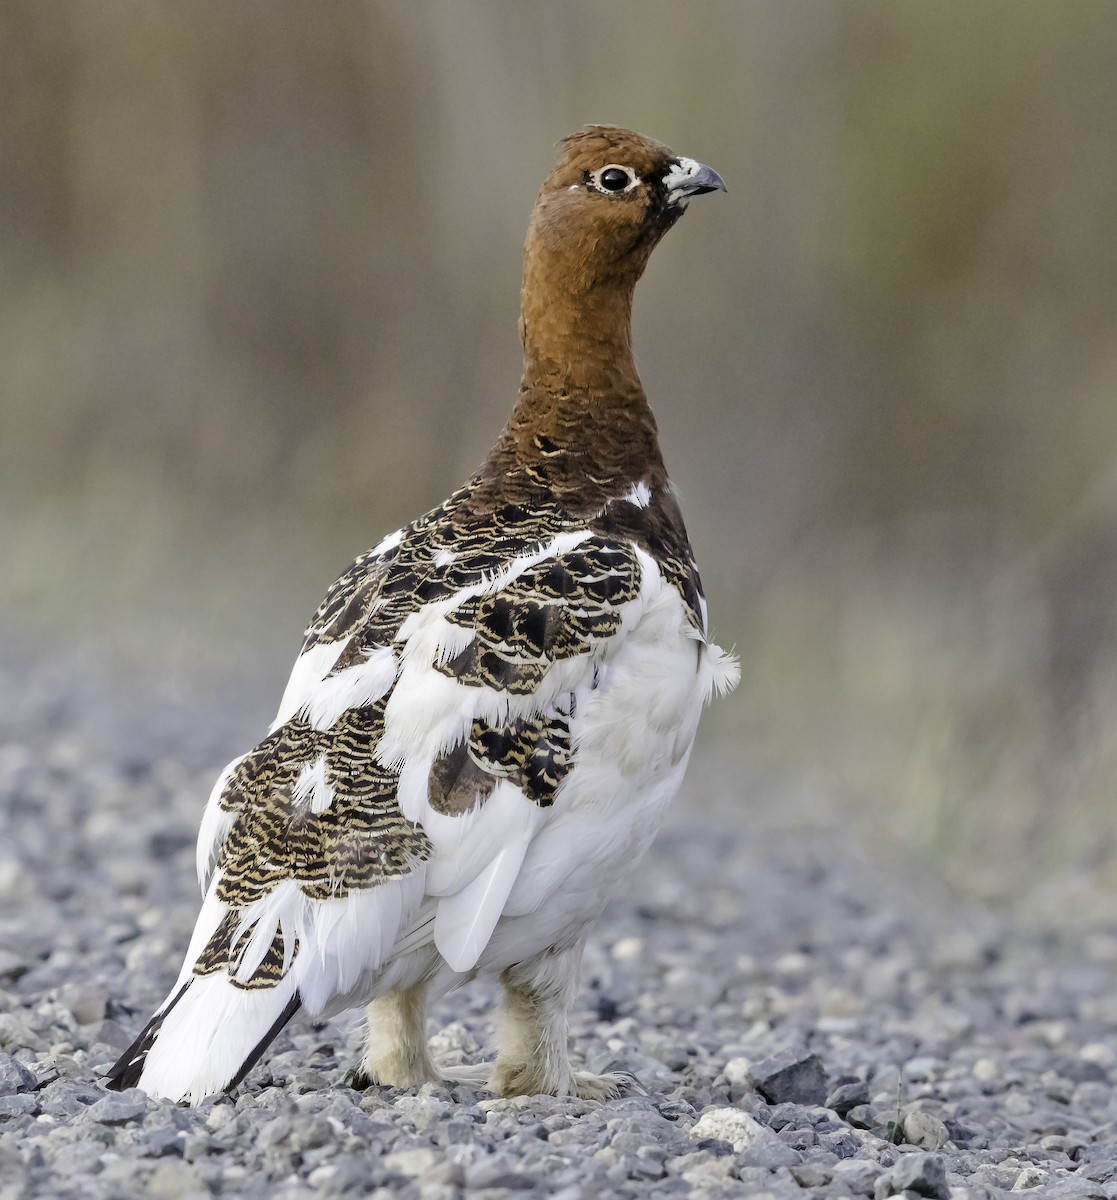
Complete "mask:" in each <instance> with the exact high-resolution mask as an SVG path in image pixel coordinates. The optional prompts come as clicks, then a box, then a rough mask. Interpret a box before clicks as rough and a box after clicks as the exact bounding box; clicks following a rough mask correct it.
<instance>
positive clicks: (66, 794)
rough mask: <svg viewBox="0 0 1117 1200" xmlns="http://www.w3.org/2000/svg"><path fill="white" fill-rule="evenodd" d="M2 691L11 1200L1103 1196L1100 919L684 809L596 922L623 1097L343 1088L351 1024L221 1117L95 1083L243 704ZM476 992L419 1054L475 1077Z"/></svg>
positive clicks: (275, 1059) (303, 1031)
mask: <svg viewBox="0 0 1117 1200" xmlns="http://www.w3.org/2000/svg"><path fill="white" fill-rule="evenodd" d="M0 689H2V691H3V694H4V698H5V703H4V704H3V705H2V706H0V709H2V712H0V805H2V812H3V818H2V821H3V825H2V828H3V837H2V840H0V1200H16V1198H20V1200H22V1198H23V1197H26V1196H51V1197H63V1198H65V1197H71V1196H74V1197H77V1196H80V1197H82V1200H99V1198H102V1197H104V1198H106V1200H108V1198H112V1200H118V1198H120V1197H131V1196H146V1197H157V1198H158V1197H165V1198H168V1200H170V1198H174V1197H204V1196H209V1195H221V1196H238V1197H252V1196H265V1195H266V1196H268V1197H269V1198H271V1200H285V1198H288V1197H301V1196H307V1195H310V1194H312V1193H313V1194H317V1195H322V1196H333V1195H338V1196H341V1195H371V1196H385V1197H386V1196H392V1197H395V1198H398V1200H420V1198H421V1200H439V1198H441V1197H458V1196H470V1197H485V1198H492V1200H496V1198H497V1197H502V1196H526V1195H548V1196H556V1197H562V1198H563V1200H580V1198H581V1197H612V1196H625V1197H647V1196H651V1197H654V1196H660V1195H664V1196H666V1195H672V1196H696V1197H711V1198H712V1197H722V1196H726V1197H729V1196H754V1197H776V1198H781V1197H791V1196H803V1195H807V1194H812V1195H818V1196H852V1197H860V1196H873V1197H884V1196H891V1195H904V1196H923V1197H991V1196H999V1195H1001V1194H1002V1193H1005V1192H1008V1191H1014V1192H1017V1193H1018V1192H1020V1191H1023V1190H1028V1189H1033V1194H1035V1195H1044V1196H1097V1197H1117V1102H1115V1100H1114V1096H1113V1091H1112V1087H1111V1083H1112V1081H1113V1079H1114V1078H1115V1077H1117V994H1115V993H1114V989H1113V986H1112V979H1113V971H1114V964H1115V963H1117V926H1114V928H1113V929H1111V930H1108V931H1107V930H1106V929H1104V928H1097V929H1094V930H1092V931H1090V932H1088V933H1080V934H1070V933H1058V932H1056V933H1051V932H1047V933H1044V934H1039V933H1034V932H1033V933H1029V932H1028V931H1026V930H1020V929H1016V928H1014V927H1013V925H1012V923H1011V921H1010V919H1008V918H1004V917H994V916H992V915H990V914H989V913H986V912H984V911H982V910H978V909H974V908H969V907H966V906H963V905H961V904H959V903H957V902H955V901H952V900H951V899H950V898H949V897H948V896H946V894H945V892H944V891H943V890H942V889H939V888H936V887H935V886H934V884H933V883H928V882H927V881H919V882H912V880H911V879H910V878H909V879H905V878H903V877H897V873H896V872H895V871H892V872H891V873H890V869H889V865H888V863H884V862H882V861H881V859H882V857H884V856H882V855H881V854H880V853H879V852H878V853H873V852H872V851H867V852H859V851H858V849H857V848H856V847H855V846H853V845H850V844H846V842H847V840H848V839H846V838H845V837H843V836H841V835H839V834H836V833H835V832H834V831H829V832H826V833H825V834H823V833H818V832H815V833H809V832H801V831H800V832H795V831H793V830H792V831H789V830H788V829H787V828H786V827H785V828H783V829H782V830H781V829H777V828H775V827H773V826H771V825H769V824H766V823H765V822H764V821H760V822H759V823H758V824H757V826H756V827H755V828H752V829H750V830H745V829H744V828H742V825H743V822H741V823H733V824H731V823H729V822H728V821H727V820H726V819H725V818H724V817H722V818H718V819H712V818H710V817H709V816H706V817H702V816H700V815H699V813H698V811H697V810H696V809H690V810H686V809H680V810H679V813H678V816H677V818H676V821H675V823H674V825H673V826H672V827H670V828H669V829H668V830H666V831H665V832H664V834H663V835H662V836H661V837H660V839H659V841H658V842H657V844H656V846H655V848H654V850H653V851H652V853H651V855H650V856H649V859H648V862H647V867H646V869H645V870H643V871H642V872H641V873H640V877H639V880H638V882H637V884H636V886H635V887H634V889H633V893H632V895H630V896H628V897H626V898H625V899H624V900H622V901H620V902H618V903H616V904H615V905H614V906H613V907H612V908H611V909H610V910H609V911H608V912H607V913H606V914H605V917H604V919H603V920H602V922H601V925H600V927H599V928H598V931H597V934H596V937H595V938H594V939H593V940H592V942H591V945H590V948H589V950H588V953H587V959H586V969H585V976H584V985H585V986H584V989H583V996H582V1001H581V1003H580V1005H579V1008H578V1011H577V1013H576V1014H575V1019H574V1036H575V1045H576V1047H577V1050H578V1051H579V1052H580V1053H581V1055H582V1056H584V1058H585V1059H586V1060H587V1062H588V1063H589V1065H590V1066H591V1067H593V1068H595V1069H601V1068H603V1067H605V1066H606V1065H607V1064H610V1063H613V1064H617V1063H619V1064H621V1065H622V1066H623V1067H624V1068H625V1069H627V1070H629V1071H631V1072H633V1073H634V1074H635V1075H636V1076H637V1078H638V1079H639V1081H640V1083H641V1085H642V1088H643V1090H642V1091H637V1090H634V1091H633V1092H631V1093H630V1094H629V1095H627V1096H624V1097H622V1098H620V1099H618V1100H615V1101H612V1102H609V1103H604V1104H599V1103H588V1102H584V1101H576V1100H569V1099H562V1100H556V1099H551V1098H547V1097H534V1098H526V1099H517V1100H501V1099H497V1098H494V1097H493V1096H491V1095H489V1094H487V1093H484V1092H475V1091H471V1090H468V1089H465V1088H454V1089H453V1090H446V1089H441V1088H437V1087H425V1088H422V1089H421V1090H420V1091H419V1092H417V1093H411V1092H397V1091H392V1090H389V1089H371V1090H369V1091H367V1092H364V1093H361V1092H355V1091H353V1090H351V1089H350V1088H348V1087H346V1086H345V1083H344V1078H345V1072H346V1071H347V1069H348V1068H349V1067H351V1066H352V1065H353V1064H354V1063H355V1061H356V1058H357V1055H358V1051H359V1044H360V1027H359V1023H358V1022H357V1021H356V1020H355V1019H349V1018H345V1019H341V1020H339V1021H337V1022H329V1023H323V1024H316V1025H312V1024H310V1023H308V1022H307V1021H305V1020H302V1019H297V1020H296V1021H295V1022H294V1023H293V1025H292V1026H290V1027H289V1028H288V1030H287V1031H286V1032H284V1033H283V1034H282V1035H281V1036H280V1038H279V1039H278V1040H277V1042H276V1043H275V1045H274V1047H273V1049H272V1052H271V1053H270V1055H269V1056H268V1057H267V1058H266V1059H265V1060H264V1062H263V1063H262V1064H261V1065H260V1066H259V1067H257V1069H256V1070H255V1071H254V1072H253V1073H252V1074H251V1076H250V1077H249V1080H248V1081H247V1083H246V1085H245V1086H244V1087H243V1088H242V1089H241V1090H240V1091H239V1092H238V1093H237V1095H236V1096H235V1097H233V1098H231V1099H229V1098H222V1099H219V1100H216V1101H209V1102H207V1103H205V1104H203V1105H201V1106H200V1107H198V1108H196V1109H189V1108H184V1107H177V1106H175V1105H173V1104H170V1103H168V1102H166V1101H159V1102H153V1101H150V1100H148V1099H147V1097H145V1096H144V1095H143V1094H142V1093H141V1092H139V1091H131V1092H125V1093H122V1094H115V1093H109V1092H106V1091H105V1090H104V1088H103V1087H102V1086H101V1084H100V1082H99V1081H98V1075H99V1073H100V1072H102V1071H103V1070H104V1069H105V1068H107V1067H108V1066H109V1065H110V1063H111V1062H112V1061H113V1059H114V1058H115V1057H116V1055H117V1053H118V1052H119V1050H120V1049H121V1048H123V1047H124V1046H125V1045H126V1044H127V1043H128V1042H129V1041H130V1040H131V1037H132V1036H133V1035H134V1034H135V1033H136V1032H137V1031H138V1029H139V1028H140V1026H141V1025H142V1024H143V1022H144V1021H145V1020H146V1018H147V1016H148V1014H149V1012H150V1010H151V1008H152V1007H153V1005H155V1004H156V1003H157V1002H158V1001H159V1000H160V999H161V998H162V996H163V995H164V993H165V992H166V991H167V989H168V988H169V986H170V983H171V982H172V980H173V978H174V975H175V973H176V971H177V968H178V964H179V958H180V955H181V953H182V951H183V948H184V946H185V943H186V939H187V936H188V933H189V930H190V925H191V923H192V921H193V918H194V915H195V910H196V905H197V901H198V896H197V888H196V883H195V881H194V867H193V849H192V847H193V839H194V833H195V828H196V823H197V819H198V816H199V813H200V810H201V805H202V803H203V800H204V798H205V795H206V794H207V792H208V790H209V784H210V782H211V780H212V778H213V776H214V774H215V772H216V770H217V769H218V768H219V767H220V766H221V765H222V764H223V762H224V761H225V759H226V758H227V757H229V756H230V755H231V753H232V752H234V750H235V749H237V748H238V747H240V748H243V743H244V739H245V738H246V737H247V736H248V735H249V733H250V729H249V728H248V726H249V724H257V725H258V724H262V723H263V721H264V719H265V718H264V717H263V716H260V715H259V714H254V715H253V719H252V721H251V722H250V721H249V720H248V717H247V716H246V715H245V714H246V713H250V712H252V710H253V709H258V708H259V706H260V703H261V699H260V695H259V694H258V693H257V694H256V695H255V696H252V695H251V694H250V693H245V694H242V695H239V696H238V695H236V694H233V693H232V692H230V691H229V690H228V689H224V690H222V689H218V690H217V691H216V692H213V693H207V694H205V695H204V696H202V695H199V696H193V697H192V696H182V695H175V694H173V693H171V692H170V691H163V692H159V691H154V692H153V689H152V687H151V685H150V684H149V683H144V684H143V685H139V684H136V683H133V682H128V681H124V680H120V679H113V678H112V677H110V676H106V675H104V674H98V672H97V671H96V670H95V669H93V668H88V669H86V668H79V667H76V666H75V664H74V662H73V661H68V662H67V663H66V664H65V666H64V667H63V666H61V665H53V666H52V665H45V666H44V665H43V664H42V663H39V664H36V665H34V666H32V665H30V664H28V663H26V662H24V663H19V662H16V661H13V659H12V657H11V656H9V657H8V658H7V659H4V660H3V661H2V665H0ZM246 697H247V698H246ZM741 803H742V806H745V805H747V806H749V808H751V809H753V810H755V811H756V812H764V811H766V810H769V809H771V808H773V807H779V805H778V803H777V802H776V800H775V799H774V798H773V797H772V796H770V795H768V796H765V795H764V794H759V793H754V794H750V795H748V796H746V797H744V798H742V801H741ZM495 999H496V994H495V992H494V991H493V989H491V988H490V987H487V986H484V985H476V986H474V987H471V988H468V989H464V990H463V991H462V992H460V993H458V994H457V995H455V996H451V997H448V998H447V999H446V1000H445V1001H443V1002H442V1003H441V1004H440V1005H439V1007H438V1009H437V1011H436V1012H435V1014H434V1017H435V1020H434V1022H433V1023H432V1028H433V1029H435V1030H437V1032H436V1033H435V1036H434V1044H435V1050H436V1054H438V1055H440V1056H443V1057H445V1058H447V1059H450V1060H457V1061H461V1060H462V1059H463V1058H466V1059H471V1058H474V1057H476V1056H479V1055H480V1056H483V1055H485V1054H486V1053H489V1052H491V1049H490V1048H491V1013H492V1011H493V1005H494V1002H495Z"/></svg>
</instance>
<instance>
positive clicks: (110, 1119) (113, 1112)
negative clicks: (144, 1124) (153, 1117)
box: [85, 1088, 147, 1125]
mask: <svg viewBox="0 0 1117 1200" xmlns="http://www.w3.org/2000/svg"><path fill="white" fill-rule="evenodd" d="M146 1112H147V1097H146V1096H145V1095H144V1093H143V1092H141V1091H140V1090H139V1088H129V1090H128V1091H126V1092H119V1093H110V1094H109V1095H107V1096H105V1097H104V1098H103V1099H101V1100H98V1101H97V1102H96V1103H95V1104H91V1105H90V1106H89V1108H88V1109H86V1112H85V1115H86V1117H87V1118H88V1119H89V1120H90V1121H97V1122H99V1123H100V1124H102V1125H123V1124H125V1123H126V1122H128V1121H135V1120H136V1119H137V1118H138V1117H142V1116H143V1115H144V1113H146Z"/></svg>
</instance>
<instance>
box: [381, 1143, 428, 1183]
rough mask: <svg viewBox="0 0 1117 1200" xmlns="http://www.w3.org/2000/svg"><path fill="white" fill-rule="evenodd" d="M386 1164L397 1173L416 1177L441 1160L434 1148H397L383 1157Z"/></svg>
mask: <svg viewBox="0 0 1117 1200" xmlns="http://www.w3.org/2000/svg"><path fill="white" fill-rule="evenodd" d="M382 1161H383V1163H384V1166H385V1167H387V1169H388V1170H389V1171H391V1172H392V1173H393V1174H396V1175H406V1176H407V1177H408V1178H411V1179H413V1178H415V1177H416V1176H418V1175H425V1174H426V1173H427V1172H428V1171H430V1170H431V1169H432V1168H433V1167H435V1166H436V1165H437V1163H438V1161H439V1156H438V1155H437V1154H436V1153H435V1152H434V1151H433V1150H425V1149H421V1148H420V1149H416V1150H396V1151H395V1152H394V1153H392V1154H387V1155H385V1156H384V1158H383V1160H382Z"/></svg>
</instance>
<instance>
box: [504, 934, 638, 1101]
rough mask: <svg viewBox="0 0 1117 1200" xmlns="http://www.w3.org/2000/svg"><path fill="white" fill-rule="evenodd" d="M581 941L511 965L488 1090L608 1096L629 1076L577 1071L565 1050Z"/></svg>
mask: <svg viewBox="0 0 1117 1200" xmlns="http://www.w3.org/2000/svg"><path fill="white" fill-rule="evenodd" d="M583 944H584V939H579V940H578V942H577V943H576V944H575V945H573V946H570V947H568V948H566V949H563V950H556V949H553V948H552V949H550V950H545V951H544V952H543V953H542V954H539V955H536V956H535V957H534V958H530V959H527V960H526V961H525V962H522V963H517V964H516V965H515V966H512V967H509V968H508V969H507V970H506V971H505V972H504V974H503V975H501V981H502V982H503V984H504V1011H503V1013H502V1016H501V1020H500V1024H499V1028H498V1039H499V1045H500V1049H499V1052H498V1054H497V1060H496V1070H495V1071H494V1072H493V1078H492V1084H491V1086H492V1089H493V1091H495V1092H498V1093H499V1094H500V1095H502V1096H535V1095H540V1094H547V1095H551V1096H580V1097H581V1098H582V1099H583V1100H607V1099H609V1098H610V1097H612V1096H616V1095H617V1094H618V1093H619V1092H620V1091H621V1090H622V1088H624V1087H625V1085H626V1084H629V1083H631V1082H632V1080H631V1077H630V1076H628V1075H624V1074H617V1073H613V1072H610V1073H608V1074H605V1075H593V1074H591V1073H590V1072H588V1071H575V1070H574V1068H573V1066H572V1065H571V1062H570V1054H569V1052H568V1050H567V1045H566V1040H567V1016H568V1014H569V1012H570V1006H571V1004H572V1003H573V1001H574V996H575V994H576V992H577V990H578V968H579V965H580V963H581V960H582V946H583Z"/></svg>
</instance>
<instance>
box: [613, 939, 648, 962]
mask: <svg viewBox="0 0 1117 1200" xmlns="http://www.w3.org/2000/svg"><path fill="white" fill-rule="evenodd" d="M643 953H644V939H643V938H638V937H623V938H621V939H619V941H616V942H614V943H613V957H614V958H615V959H617V960H618V961H620V962H633V961H634V960H636V959H638V958H639V957H640V956H641V955H642V954H643Z"/></svg>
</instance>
